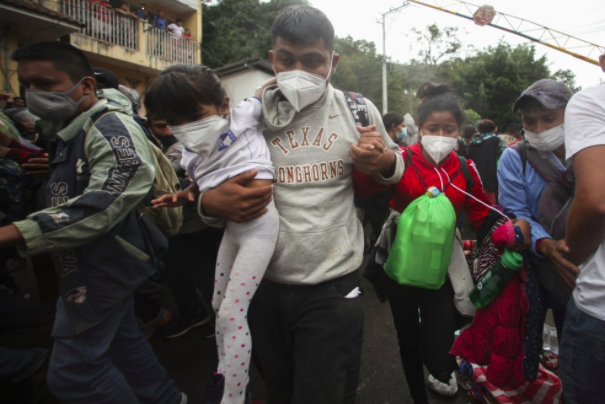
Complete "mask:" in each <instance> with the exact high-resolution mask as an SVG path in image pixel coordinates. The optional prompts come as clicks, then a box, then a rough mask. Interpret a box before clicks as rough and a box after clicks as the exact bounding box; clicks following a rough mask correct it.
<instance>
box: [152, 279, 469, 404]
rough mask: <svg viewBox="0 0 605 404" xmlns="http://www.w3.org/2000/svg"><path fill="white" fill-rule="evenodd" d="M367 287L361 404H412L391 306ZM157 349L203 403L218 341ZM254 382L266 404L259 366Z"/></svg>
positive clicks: (190, 339) (194, 336)
mask: <svg viewBox="0 0 605 404" xmlns="http://www.w3.org/2000/svg"><path fill="white" fill-rule="evenodd" d="M362 286H363V291H364V293H363V297H362V298H363V303H364V311H365V328H364V345H363V355H362V364H361V376H360V381H359V388H358V396H357V401H356V404H408V403H409V404H412V399H411V397H410V394H409V391H408V388H407V384H406V382H405V378H404V375H403V369H402V367H401V361H400V359H399V348H398V345H397V338H396V334H395V328H394V327H393V319H392V316H391V311H390V309H389V306H388V303H384V304H381V303H380V301H379V300H378V298H377V297H376V295H375V294H374V291H373V288H372V285H371V284H370V283H368V282H367V281H366V280H365V279H363V278H362ZM151 345H152V346H153V349H154V350H155V352H156V354H157V356H158V358H159V360H160V362H161V363H162V364H163V365H164V366H165V367H166V369H167V370H168V374H169V375H170V377H172V378H173V379H174V380H175V382H176V384H177V386H178V387H179V388H180V389H182V391H184V392H185V393H186V394H187V395H188V396H189V399H190V401H189V403H191V404H198V403H201V399H202V397H203V395H204V392H205V390H206V387H207V386H208V385H209V383H210V380H211V378H212V374H213V372H214V368H215V366H216V360H217V357H216V349H215V348H216V347H215V340H214V338H211V339H206V338H203V337H202V335H201V332H200V331H199V330H195V329H194V330H192V331H190V332H189V333H187V334H185V335H184V336H182V337H179V338H176V339H173V340H164V339H161V338H157V339H152V341H151ZM250 377H251V380H250V389H251V391H252V394H253V399H254V400H259V401H263V400H264V399H265V397H266V395H265V390H264V386H263V382H262V379H261V377H260V375H259V374H258V372H257V371H256V369H255V368H254V366H253V367H252V369H251V373H250ZM428 394H429V400H430V402H431V404H438V403H439V404H440V403H448V404H466V403H471V402H474V401H473V400H472V399H470V398H469V397H467V395H466V392H465V391H464V390H462V389H461V391H458V394H457V395H456V396H455V397H441V396H438V395H437V394H435V393H433V392H432V391H429V393H428ZM310 404H312V403H310Z"/></svg>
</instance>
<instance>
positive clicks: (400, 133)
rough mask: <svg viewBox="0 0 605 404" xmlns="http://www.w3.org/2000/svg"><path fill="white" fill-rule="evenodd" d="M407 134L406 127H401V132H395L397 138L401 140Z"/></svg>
mask: <svg viewBox="0 0 605 404" xmlns="http://www.w3.org/2000/svg"><path fill="white" fill-rule="evenodd" d="M407 135H408V129H407V128H403V129H401V132H399V133H398V134H397V140H399V141H402V140H404V139H405V137H406V136H407Z"/></svg>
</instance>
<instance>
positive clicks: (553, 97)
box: [513, 79, 573, 112]
mask: <svg viewBox="0 0 605 404" xmlns="http://www.w3.org/2000/svg"><path fill="white" fill-rule="evenodd" d="M572 95H573V91H572V89H571V88H569V87H568V86H567V85H565V84H564V83H561V82H560V81H555V80H551V79H542V80H538V81H536V82H535V83H534V84H532V85H531V86H529V87H527V89H525V91H523V93H521V96H520V97H519V98H517V101H515V105H513V112H517V111H518V110H519V103H520V102H521V100H523V99H525V98H527V97H529V98H533V99H534V100H536V101H538V102H539V103H540V104H542V106H544V108H546V109H557V108H561V107H563V106H565V105H567V103H568V102H569V99H570V98H571V96H572Z"/></svg>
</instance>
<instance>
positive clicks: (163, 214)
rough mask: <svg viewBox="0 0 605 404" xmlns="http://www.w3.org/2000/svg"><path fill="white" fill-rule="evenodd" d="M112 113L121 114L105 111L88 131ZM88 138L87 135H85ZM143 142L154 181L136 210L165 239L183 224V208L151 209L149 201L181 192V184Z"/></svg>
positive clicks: (156, 151)
mask: <svg viewBox="0 0 605 404" xmlns="http://www.w3.org/2000/svg"><path fill="white" fill-rule="evenodd" d="M112 113H116V114H118V113H121V112H117V111H106V112H104V113H102V114H101V115H100V116H98V118H96V119H95V121H94V123H93V124H92V126H91V127H90V129H89V131H90V130H92V128H94V127H95V125H96V124H97V122H99V121H100V120H101V119H102V118H103V117H104V116H106V115H109V114H112ZM86 136H88V133H87V134H86ZM145 141H146V142H147V145H148V146H149V148H150V150H151V155H152V157H153V163H154V166H155V179H154V181H153V184H152V185H151V190H150V191H149V193H148V194H147V196H146V197H145V198H143V200H142V201H141V202H139V204H138V205H137V210H138V211H139V212H140V213H141V214H144V215H146V216H147V217H148V218H150V219H151V221H152V222H153V223H155V225H156V226H157V227H158V228H159V229H160V230H161V232H162V233H163V234H164V236H166V238H171V237H173V236H175V235H176V234H177V233H178V232H179V230H180V229H181V225H182V224H183V208H182V207H180V206H179V207H177V208H160V209H153V208H152V207H151V201H152V200H153V199H157V198H160V197H162V196H164V195H167V194H173V193H175V192H178V191H180V190H181V184H180V182H179V179H178V178H177V176H176V173H175V171H174V168H172V165H171V164H170V161H169V160H168V159H167V158H166V156H164V153H162V151H161V150H160V149H159V148H158V147H156V146H155V145H154V144H153V143H151V142H150V141H149V140H148V139H147V138H146V137H145Z"/></svg>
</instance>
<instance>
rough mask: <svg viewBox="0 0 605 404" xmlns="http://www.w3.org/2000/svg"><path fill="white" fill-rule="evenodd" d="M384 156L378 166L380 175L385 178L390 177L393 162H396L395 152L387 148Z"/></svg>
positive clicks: (393, 167) (393, 169)
mask: <svg viewBox="0 0 605 404" xmlns="http://www.w3.org/2000/svg"><path fill="white" fill-rule="evenodd" d="M384 154H385V156H384V157H383V158H382V159H381V161H380V163H381V167H380V175H382V176H383V177H385V178H390V177H392V176H393V174H395V164H396V162H397V161H396V158H397V157H396V156H395V152H393V151H392V150H390V149H387V150H386V152H385V153H384Z"/></svg>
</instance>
